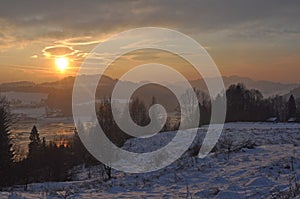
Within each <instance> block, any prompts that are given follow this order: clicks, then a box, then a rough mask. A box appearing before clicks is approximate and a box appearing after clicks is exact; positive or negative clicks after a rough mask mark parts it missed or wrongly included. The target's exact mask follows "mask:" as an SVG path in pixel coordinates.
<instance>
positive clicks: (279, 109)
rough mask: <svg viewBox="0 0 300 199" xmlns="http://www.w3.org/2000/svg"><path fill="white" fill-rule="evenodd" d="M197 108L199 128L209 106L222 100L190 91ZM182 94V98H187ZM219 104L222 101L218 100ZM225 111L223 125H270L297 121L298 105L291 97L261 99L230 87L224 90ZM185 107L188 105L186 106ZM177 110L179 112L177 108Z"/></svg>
mask: <svg viewBox="0 0 300 199" xmlns="http://www.w3.org/2000/svg"><path fill="white" fill-rule="evenodd" d="M193 92H194V93H196V96H197V98H198V103H199V107H200V121H199V124H200V125H202V124H208V123H210V118H211V104H212V103H217V101H218V100H220V99H222V98H224V97H225V95H224V94H219V95H218V96H217V97H216V98H215V99H210V97H209V96H208V95H207V94H206V93H204V92H201V91H200V90H197V89H194V91H193ZM188 94H189V92H186V93H185V95H188ZM221 101H222V100H221ZM226 101H227V111H226V119H225V122H265V121H268V120H269V119H270V121H274V122H288V121H293V122H297V121H300V120H299V119H300V105H298V104H297V102H296V100H295V98H294V96H293V95H291V96H289V98H288V99H286V98H285V97H284V96H278V95H276V96H272V97H268V98H264V97H263V95H262V93H261V92H260V91H259V90H256V89H247V88H246V87H245V86H244V85H243V84H234V85H231V86H229V88H228V89H227V90H226ZM187 103H188V102H187ZM178 109H179V108H178Z"/></svg>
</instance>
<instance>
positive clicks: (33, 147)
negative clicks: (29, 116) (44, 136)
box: [28, 126, 42, 158]
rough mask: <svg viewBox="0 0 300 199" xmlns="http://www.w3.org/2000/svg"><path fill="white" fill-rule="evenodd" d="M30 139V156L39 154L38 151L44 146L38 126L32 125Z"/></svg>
mask: <svg viewBox="0 0 300 199" xmlns="http://www.w3.org/2000/svg"><path fill="white" fill-rule="evenodd" d="M29 139H30V143H29V144H28V149H29V153H28V158H31V157H33V156H35V155H37V154H38V153H40V152H41V147H42V143H41V139H40V135H39V132H38V130H37V128H36V126H33V127H32V130H31V133H30V136H29Z"/></svg>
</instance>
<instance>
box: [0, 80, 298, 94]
mask: <svg viewBox="0 0 300 199" xmlns="http://www.w3.org/2000/svg"><path fill="white" fill-rule="evenodd" d="M80 78H92V76H87V75H83V76H80ZM211 80H213V78H211ZM74 81H75V77H72V76H69V77H65V78H63V79H61V80H58V81H53V82H45V83H40V84H37V83H34V82H29V81H20V82H11V83H2V84H0V91H2V92H4V91H22V92H47V90H52V89H72V88H73V84H74ZM116 81H117V80H114V79H112V78H110V77H107V76H102V79H101V83H102V84H105V85H114V84H115V82H116ZM223 81H224V85H225V87H226V88H227V87H228V86H230V85H232V84H237V83H243V84H244V85H245V86H246V87H247V88H249V89H257V90H260V91H261V92H262V94H263V95H264V96H265V97H269V96H273V95H286V94H289V93H290V92H292V93H293V94H294V95H295V97H296V98H300V84H284V83H279V82H272V81H263V80H253V79H250V78H247V77H239V76H229V77H225V76H224V77H223ZM123 83H124V84H127V85H132V84H137V83H133V82H123ZM190 83H191V85H192V86H193V87H196V88H198V89H201V90H207V88H206V84H205V82H204V80H203V79H198V80H192V81H190ZM169 85H170V86H171V87H180V85H181V82H175V83H172V84H170V83H169Z"/></svg>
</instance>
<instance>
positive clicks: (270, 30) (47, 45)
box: [0, 0, 300, 83]
mask: <svg viewBox="0 0 300 199" xmlns="http://www.w3.org/2000/svg"><path fill="white" fill-rule="evenodd" d="M0 3H1V6H0V82H13V81H34V82H46V81H54V80H58V79H61V78H63V77H66V76H75V75H76V72H77V70H78V67H79V66H80V65H81V63H82V62H83V61H84V59H85V58H86V56H87V55H88V53H89V52H90V51H91V50H92V49H93V48H94V47H95V46H97V44H99V43H101V42H103V41H105V40H107V39H108V38H109V37H111V36H112V35H114V34H117V33H119V32H121V31H125V30H128V29H132V28H139V27H147V26H151V27H163V28H170V29H174V30H177V31H180V32H182V33H184V34H186V35H188V36H190V37H191V38H193V39H195V40H196V41H197V42H199V43H200V44H201V45H202V46H204V47H205V49H206V50H207V51H208V53H209V54H210V55H211V57H212V58H213V60H214V61H215V63H216V65H217V66H218V68H219V70H220V72H221V74H222V75H224V76H231V75H238V76H242V77H250V78H252V79H255V80H270V81H277V82H283V83H300V79H299V74H300V23H299V19H300V12H299V10H300V1H294V0H265V1H261V0H251V1H246V0H227V1H222V0H219V1H217V0H206V1H202V0H189V1H183V0H181V1H180V0H169V1H163V0H152V1H140V0H122V1H112V0H87V1H83V0H72V1H71V0H52V1H45V0H27V1H22V0H10V1H4V0H0ZM59 57H67V58H68V60H69V66H68V67H67V68H66V70H64V71H63V72H62V71H61V70H60V69H59V68H58V67H57V64H56V61H57V58H59ZM128 61H130V60H128Z"/></svg>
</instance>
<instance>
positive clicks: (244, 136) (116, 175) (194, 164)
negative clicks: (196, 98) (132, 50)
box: [0, 123, 300, 198]
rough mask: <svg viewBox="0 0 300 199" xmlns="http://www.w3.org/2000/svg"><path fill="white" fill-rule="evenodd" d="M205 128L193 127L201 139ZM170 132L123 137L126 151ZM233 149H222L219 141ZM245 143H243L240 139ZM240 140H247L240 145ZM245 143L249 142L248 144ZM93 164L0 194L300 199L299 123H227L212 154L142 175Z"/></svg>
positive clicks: (156, 144) (157, 142)
mask: <svg viewBox="0 0 300 199" xmlns="http://www.w3.org/2000/svg"><path fill="white" fill-rule="evenodd" d="M205 129H206V127H203V128H200V129H199V136H198V137H197V140H196V141H195V143H199V142H201V140H202V138H203V136H204V133H205ZM173 136H174V132H168V133H161V134H159V135H157V136H155V137H154V138H153V139H148V140H147V142H146V141H144V142H143V141H142V140H141V139H132V140H129V141H128V142H127V143H126V144H125V146H124V148H126V149H128V150H131V151H147V150H153V149H158V148H160V146H162V145H164V144H166V143H167V142H168V141H169V140H170V139H172V137H173ZM229 139H230V140H231V141H232V142H230V143H231V144H232V146H240V147H236V148H234V147H233V148H234V149H235V150H233V151H232V152H230V153H228V151H226V150H225V149H224V148H222V144H223V145H224V142H225V141H226V140H227V142H228V140H229ZM246 141H247V142H246ZM240 143H247V144H245V145H242V144H240ZM249 143H250V144H249ZM99 169H100V168H99V166H95V167H93V168H92V169H91V170H90V172H91V178H90V179H89V178H88V170H87V169H85V168H83V167H78V168H76V169H75V170H74V171H73V172H74V173H75V174H74V177H73V181H71V182H51V183H37V184H31V185H29V186H28V192H24V191H23V187H22V186H16V187H13V188H9V189H8V190H6V192H2V193H1V194H0V198H300V197H299V195H298V196H295V194H299V191H300V190H297V189H299V187H300V124H280V123H279V124H272V123H229V124H226V125H225V128H224V132H223V134H222V136H221V138H220V142H219V143H218V145H217V147H216V149H215V150H214V152H212V153H211V154H210V155H209V156H207V157H206V158H204V159H199V158H197V157H190V155H189V152H187V153H186V154H185V155H184V156H183V157H182V158H181V159H179V160H178V161H176V162H175V163H173V164H172V165H170V166H168V167H167V168H165V169H162V170H159V171H156V172H151V173H146V174H125V173H123V172H119V171H113V178H112V179H110V180H108V181H103V180H102V178H101V177H100V176H101V175H100V172H99Z"/></svg>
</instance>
